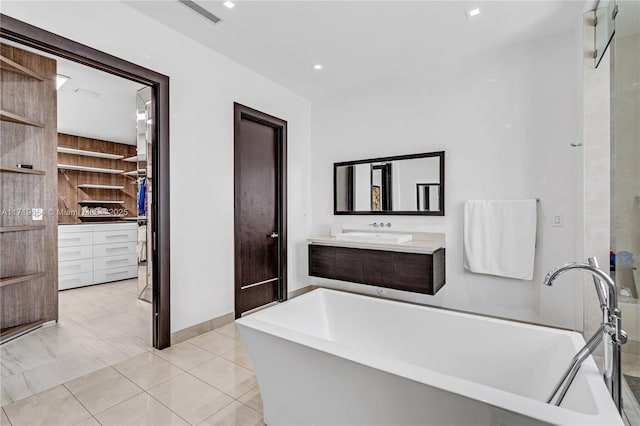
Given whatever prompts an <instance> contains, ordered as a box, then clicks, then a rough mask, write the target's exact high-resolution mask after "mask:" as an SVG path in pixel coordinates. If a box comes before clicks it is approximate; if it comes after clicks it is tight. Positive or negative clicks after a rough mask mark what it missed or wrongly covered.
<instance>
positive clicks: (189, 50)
mask: <svg viewBox="0 0 640 426" xmlns="http://www.w3.org/2000/svg"><path fill="white" fill-rule="evenodd" d="M2 13H4V14H6V15H9V16H12V17H14V18H17V19H20V20H23V21H26V22H28V23H30V24H33V25H36V26H38V27H41V28H44V29H46V30H49V31H52V32H54V33H57V34H59V35H62V36H64V37H68V38H70V39H72V40H75V41H78V42H81V43H84V44H87V45H89V46H91V47H94V48H97V49H99V50H102V51H105V52H107V53H110V54H112V55H115V56H117V57H120V58H123V59H126V60H128V61H131V62H134V63H137V64H139V65H142V66H144V67H147V68H150V69H153V70H155V71H158V72H160V73H163V74H166V75H168V76H169V77H170V84H171V92H170V102H171V103H170V108H171V122H170V128H171V163H170V164H171V329H172V331H177V330H181V329H184V328H186V327H189V326H191V325H194V324H198V323H200V322H203V321H207V320H209V319H212V318H215V317H218V316H221V315H224V314H227V313H229V312H232V311H233V283H234V275H233V102H234V101H236V102H240V103H242V104H244V105H247V106H250V107H252V108H256V109H259V110H261V111H264V112H266V113H268V114H271V115H274V116H276V117H279V118H281V119H284V120H287V121H288V130H289V134H288V143H289V152H288V156H289V157H288V159H289V175H288V195H289V198H288V213H289V228H288V229H289V241H288V243H289V267H288V273H289V281H290V282H291V283H296V282H303V281H305V280H306V279H307V263H306V262H307V260H306V257H307V254H306V238H307V236H308V235H309V228H310V224H311V223H310V217H309V205H310V194H311V192H310V191H309V187H310V185H309V179H310V174H309V173H310V172H309V171H310V167H309V150H310V103H309V102H308V101H307V100H305V99H303V98H302V97H300V96H298V95H296V94H294V93H293V92H291V91H289V90H287V89H284V88H283V87H281V86H279V85H277V84H275V83H273V82H271V81H270V80H267V79H266V78H264V77H262V76H260V75H258V74H256V73H255V72H253V71H250V70H249V69H247V68H245V67H243V66H240V65H238V64H237V63H235V62H233V61H231V60H229V59H227V58H226V57H223V56H222V55H220V54H217V53H215V52H213V51H212V50H210V49H208V48H205V47H204V46H203V45H201V44H199V43H196V42H195V41H193V40H191V39H188V38H186V37H185V36H183V35H181V34H179V33H177V32H175V31H173V30H171V29H170V28H168V27H166V26H164V25H162V24H160V23H158V22H156V21H154V20H152V19H151V18H148V17H146V16H145V15H142V14H141V13H139V12H137V11H135V10H134V9H132V8H130V7H128V6H126V5H124V4H122V3H119V2H115V1H109V2H93V1H92V2H77V1H68V2H65V1H46V2H31V1H28V2H25V1H3V2H2Z"/></svg>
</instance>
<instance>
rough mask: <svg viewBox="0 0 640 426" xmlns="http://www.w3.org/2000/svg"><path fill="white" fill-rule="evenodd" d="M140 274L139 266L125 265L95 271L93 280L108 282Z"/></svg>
mask: <svg viewBox="0 0 640 426" xmlns="http://www.w3.org/2000/svg"><path fill="white" fill-rule="evenodd" d="M137 276H138V266H137V265H136V266H125V267H122V268H114V269H107V270H104V271H94V272H93V282H94V283H95V284H98V283H106V282H109V281H118V280H124V279H127V278H134V277H137Z"/></svg>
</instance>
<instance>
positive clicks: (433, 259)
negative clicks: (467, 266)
mask: <svg viewBox="0 0 640 426" xmlns="http://www.w3.org/2000/svg"><path fill="white" fill-rule="evenodd" d="M309 275H311V276H313V277H320V278H330V279H334V280H340V281H349V282H354V283H359V284H368V285H374V286H378V287H386V288H392V289H395V290H404V291H411V292H415V293H423V294H430V295H434V294H436V293H437V292H438V290H440V289H441V288H442V286H444V284H445V249H444V248H440V249H438V250H435V251H434V252H433V253H430V254H426V253H405V252H398V251H386V250H370V249H359V248H348V247H334V246H326V245H319V244H310V245H309Z"/></svg>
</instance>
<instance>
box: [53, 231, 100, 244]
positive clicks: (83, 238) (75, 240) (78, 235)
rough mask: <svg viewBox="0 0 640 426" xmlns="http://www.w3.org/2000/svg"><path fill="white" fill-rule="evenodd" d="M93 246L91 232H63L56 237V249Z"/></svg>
mask: <svg viewBox="0 0 640 426" xmlns="http://www.w3.org/2000/svg"><path fill="white" fill-rule="evenodd" d="M91 244H93V233H92V232H73V233H71V232H65V233H62V234H59V235H58V247H75V246H90V245H91Z"/></svg>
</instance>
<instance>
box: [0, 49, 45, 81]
mask: <svg viewBox="0 0 640 426" xmlns="http://www.w3.org/2000/svg"><path fill="white" fill-rule="evenodd" d="M0 68H2V69H3V70H7V71H11V72H15V73H17V74H22V75H26V76H27V77H32V78H35V79H36V80H39V81H44V80H45V78H44V77H43V76H41V75H40V74H38V73H37V72H34V71H31V70H30V69H29V68H27V67H24V66H22V65H20V64H19V63H17V62H14V61H12V60H11V59H9V58H7V57H6V56H3V55H0Z"/></svg>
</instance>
